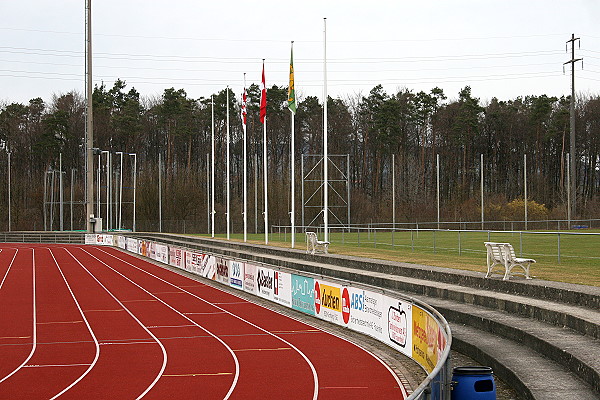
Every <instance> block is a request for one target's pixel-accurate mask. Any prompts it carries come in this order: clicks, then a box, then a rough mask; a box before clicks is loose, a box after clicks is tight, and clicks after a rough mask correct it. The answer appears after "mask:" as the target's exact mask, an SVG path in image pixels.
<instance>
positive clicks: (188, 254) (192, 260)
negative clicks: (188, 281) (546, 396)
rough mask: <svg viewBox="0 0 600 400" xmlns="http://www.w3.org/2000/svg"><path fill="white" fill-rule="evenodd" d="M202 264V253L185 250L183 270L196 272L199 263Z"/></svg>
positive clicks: (198, 268)
mask: <svg viewBox="0 0 600 400" xmlns="http://www.w3.org/2000/svg"><path fill="white" fill-rule="evenodd" d="M201 264H202V254H200V253H196V252H195V251H189V250H186V251H185V270H186V271H189V272H192V273H194V274H198V271H199V270H200V265H201Z"/></svg>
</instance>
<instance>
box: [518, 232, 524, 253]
mask: <svg viewBox="0 0 600 400" xmlns="http://www.w3.org/2000/svg"><path fill="white" fill-rule="evenodd" d="M519 247H520V249H519V257H523V231H519Z"/></svg>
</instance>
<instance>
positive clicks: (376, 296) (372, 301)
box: [342, 287, 387, 340]
mask: <svg viewBox="0 0 600 400" xmlns="http://www.w3.org/2000/svg"><path fill="white" fill-rule="evenodd" d="M383 297H384V296H383V295H382V294H381V293H375V292H371V291H368V290H363V289H357V288H353V287H344V288H343V289H342V321H343V323H344V325H346V326H347V327H349V328H350V329H352V330H355V331H357V332H362V333H364V334H366V335H369V336H372V337H374V338H377V339H379V340H383V339H384V338H385V337H386V334H385V333H384V332H386V331H387V327H386V325H387V314H386V313H387V309H385V305H384V301H383Z"/></svg>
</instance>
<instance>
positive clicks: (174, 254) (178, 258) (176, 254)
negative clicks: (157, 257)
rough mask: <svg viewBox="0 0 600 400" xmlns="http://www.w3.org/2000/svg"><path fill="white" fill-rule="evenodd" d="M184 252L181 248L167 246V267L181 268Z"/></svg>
mask: <svg viewBox="0 0 600 400" xmlns="http://www.w3.org/2000/svg"><path fill="white" fill-rule="evenodd" d="M184 257H185V256H184V252H183V249H182V248H181V247H175V246H169V265H171V266H173V267H177V268H183V265H184V262H185V260H184Z"/></svg>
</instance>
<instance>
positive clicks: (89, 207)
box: [61, 0, 94, 232]
mask: <svg viewBox="0 0 600 400" xmlns="http://www.w3.org/2000/svg"><path fill="white" fill-rule="evenodd" d="M86 32H87V41H86V44H87V46H86V51H87V54H86V55H87V57H86V66H87V74H86V78H87V107H86V122H87V123H86V133H87V135H86V146H85V147H86V149H85V150H86V155H87V157H86V199H85V201H86V226H87V231H88V232H93V231H94V228H93V226H92V222H91V218H92V215H93V214H94V168H93V163H94V153H93V147H94V123H93V116H94V113H93V111H92V0H87V31H86ZM61 174H62V172H61Z"/></svg>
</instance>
